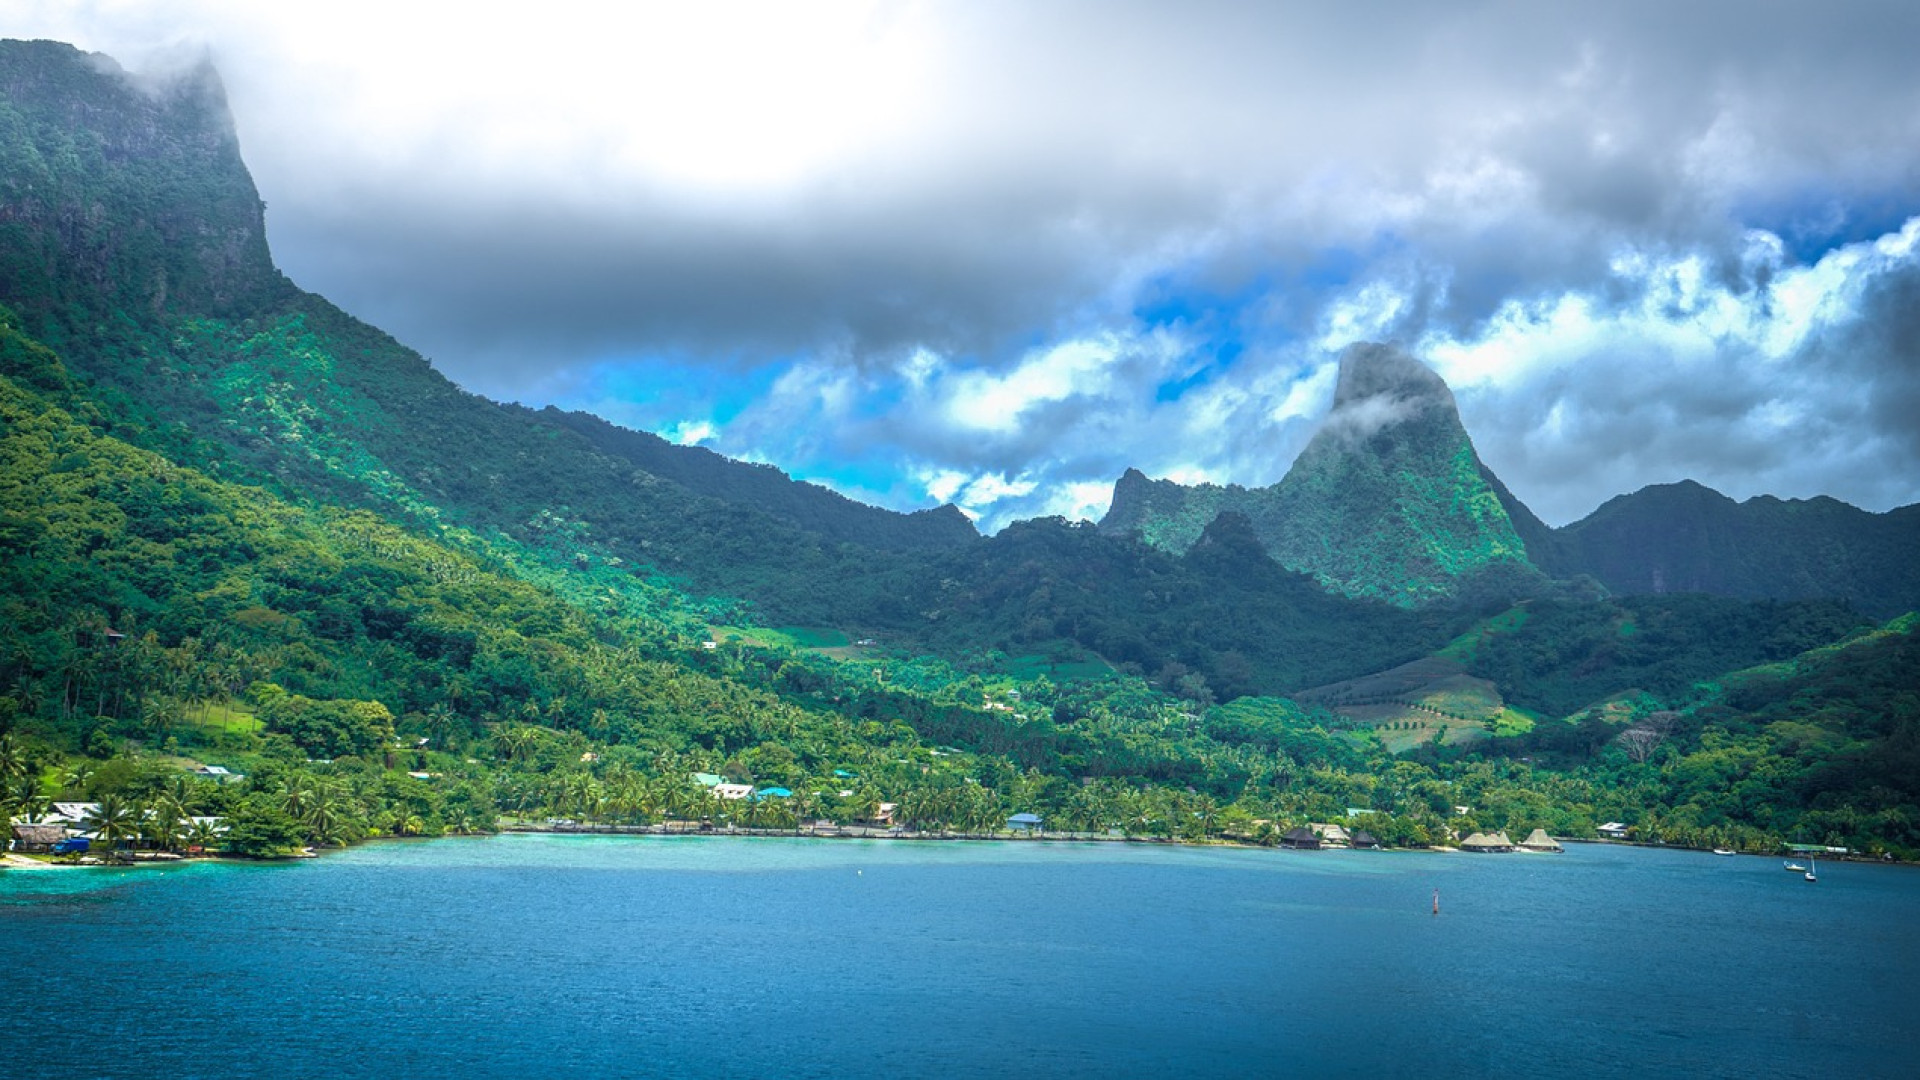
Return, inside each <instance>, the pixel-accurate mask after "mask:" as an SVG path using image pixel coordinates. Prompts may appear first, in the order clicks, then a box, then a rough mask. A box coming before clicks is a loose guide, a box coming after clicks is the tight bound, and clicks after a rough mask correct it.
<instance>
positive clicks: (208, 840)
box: [186, 818, 220, 852]
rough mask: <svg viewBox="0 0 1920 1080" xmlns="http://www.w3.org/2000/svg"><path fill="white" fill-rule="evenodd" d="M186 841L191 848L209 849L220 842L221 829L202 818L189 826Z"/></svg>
mask: <svg viewBox="0 0 1920 1080" xmlns="http://www.w3.org/2000/svg"><path fill="white" fill-rule="evenodd" d="M186 841H187V847H188V849H189V850H192V849H198V850H200V851H202V852H205V851H209V850H211V849H212V848H213V847H214V846H215V845H216V844H218V843H219V842H220V829H219V827H218V826H216V825H215V824H214V823H213V822H211V821H208V820H206V819H204V818H202V819H201V820H199V821H195V822H193V823H192V824H190V825H188V826H187V833H186Z"/></svg>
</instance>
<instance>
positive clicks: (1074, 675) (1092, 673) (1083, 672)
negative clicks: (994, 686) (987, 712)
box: [1001, 655, 1113, 683]
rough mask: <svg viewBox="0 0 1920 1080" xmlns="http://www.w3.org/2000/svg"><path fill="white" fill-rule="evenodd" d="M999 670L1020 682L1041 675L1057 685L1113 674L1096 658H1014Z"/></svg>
mask: <svg viewBox="0 0 1920 1080" xmlns="http://www.w3.org/2000/svg"><path fill="white" fill-rule="evenodd" d="M1001 670H1003V671H1005V672H1006V673H1007V674H1008V675H1011V676H1013V677H1014V678H1015V679H1019V680H1020V681H1022V682H1025V681H1027V680H1029V679H1033V678H1036V677H1038V676H1041V675H1045V676H1046V677H1047V678H1049V679H1052V680H1053V681H1054V682H1057V683H1059V682H1069V681H1071V680H1074V679H1099V678H1104V677H1106V676H1108V675H1111V674H1113V668H1112V667H1110V666H1108V664H1107V662H1106V661H1104V660H1101V659H1099V658H1098V657H1086V658H1083V659H1079V660H1059V661H1056V660H1053V659H1050V658H1048V657H1045V656H1039V655H1035V656H1014V657H1009V658H1008V660H1007V662H1006V663H1005V664H1002V665H1001Z"/></svg>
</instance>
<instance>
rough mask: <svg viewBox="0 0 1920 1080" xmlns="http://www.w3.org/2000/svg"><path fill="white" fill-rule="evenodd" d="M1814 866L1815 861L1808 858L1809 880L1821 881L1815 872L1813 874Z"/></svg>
mask: <svg viewBox="0 0 1920 1080" xmlns="http://www.w3.org/2000/svg"><path fill="white" fill-rule="evenodd" d="M1814 866H1815V863H1814V861H1813V860H1812V859H1808V860H1807V880H1808V881H1819V880H1820V879H1819V878H1817V877H1815V876H1814V874H1813V868H1814Z"/></svg>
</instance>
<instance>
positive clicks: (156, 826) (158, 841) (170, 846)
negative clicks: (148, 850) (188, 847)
mask: <svg viewBox="0 0 1920 1080" xmlns="http://www.w3.org/2000/svg"><path fill="white" fill-rule="evenodd" d="M140 832H141V835H143V836H144V837H146V840H147V843H149V844H152V845H153V846H154V847H156V848H159V849H160V850H161V851H172V850H174V849H175V848H178V847H179V846H180V843H181V841H182V840H183V839H184V838H185V836H186V833H185V831H184V830H183V829H181V827H180V816H179V815H178V814H175V813H172V812H171V811H170V810H169V809H163V808H162V807H161V806H160V805H159V804H157V803H156V805H155V806H154V807H153V808H152V809H150V810H148V811H146V813H145V814H144V815H143V816H142V817H141V821H140Z"/></svg>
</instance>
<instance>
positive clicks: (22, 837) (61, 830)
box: [13, 824, 67, 851]
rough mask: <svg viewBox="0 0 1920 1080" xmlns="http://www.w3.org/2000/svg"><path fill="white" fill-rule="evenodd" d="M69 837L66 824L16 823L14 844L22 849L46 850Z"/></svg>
mask: <svg viewBox="0 0 1920 1080" xmlns="http://www.w3.org/2000/svg"><path fill="white" fill-rule="evenodd" d="M66 838H67V829H66V826H64V825H45V824H39V825H15V826H14V827H13V846H14V847H15V848H17V849H19V850H21V851H46V850H47V849H48V848H51V847H53V845H55V844H57V843H59V842H60V841H62V840H65V839H66Z"/></svg>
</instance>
